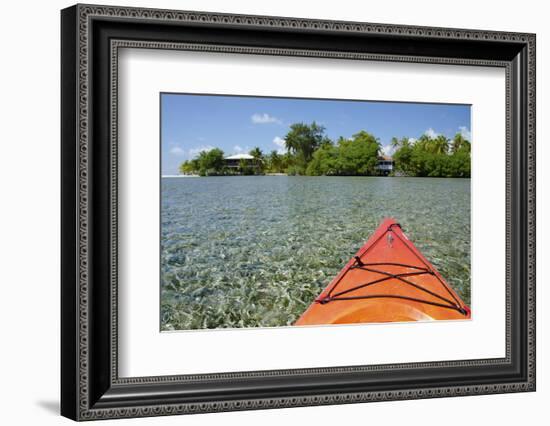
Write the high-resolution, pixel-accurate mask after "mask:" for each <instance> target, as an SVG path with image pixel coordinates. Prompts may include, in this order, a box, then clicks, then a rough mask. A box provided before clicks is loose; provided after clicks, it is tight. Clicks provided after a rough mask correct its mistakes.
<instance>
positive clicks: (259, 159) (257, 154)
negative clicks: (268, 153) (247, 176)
mask: <svg viewBox="0 0 550 426" xmlns="http://www.w3.org/2000/svg"><path fill="white" fill-rule="evenodd" d="M249 154H250V155H252V157H254V165H255V167H256V170H258V172H261V171H262V169H263V162H264V160H263V158H264V153H263V152H262V150H261V149H260V148H259V147H255V148H254V149H252V150H251V151H250V152H249Z"/></svg>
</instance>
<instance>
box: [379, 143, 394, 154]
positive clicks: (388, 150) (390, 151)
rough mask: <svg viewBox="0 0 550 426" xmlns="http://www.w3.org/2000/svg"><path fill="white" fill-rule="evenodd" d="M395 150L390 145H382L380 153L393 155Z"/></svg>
mask: <svg viewBox="0 0 550 426" xmlns="http://www.w3.org/2000/svg"><path fill="white" fill-rule="evenodd" d="M394 152H395V148H394V147H393V146H391V145H383V146H382V154H383V155H389V156H391V155H393V153H394Z"/></svg>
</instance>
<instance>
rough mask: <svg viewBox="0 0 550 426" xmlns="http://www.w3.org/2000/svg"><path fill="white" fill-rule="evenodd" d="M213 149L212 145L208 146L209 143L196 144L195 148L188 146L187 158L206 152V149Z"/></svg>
mask: <svg viewBox="0 0 550 426" xmlns="http://www.w3.org/2000/svg"><path fill="white" fill-rule="evenodd" d="M213 149H214V147H213V146H210V145H204V146H198V147H196V148H190V149H189V158H195V157H196V156H197V155H199V154H200V153H201V152H208V151H211V150H213Z"/></svg>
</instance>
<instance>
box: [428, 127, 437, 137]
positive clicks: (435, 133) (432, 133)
mask: <svg viewBox="0 0 550 426" xmlns="http://www.w3.org/2000/svg"><path fill="white" fill-rule="evenodd" d="M424 134H425V135H426V136H428V137H429V138H430V139H435V138H437V137H438V136H439V133H437V132H436V131H435V130H434V129H432V128H431V127H430V128H429V129H428V130H426V131H425V132H424Z"/></svg>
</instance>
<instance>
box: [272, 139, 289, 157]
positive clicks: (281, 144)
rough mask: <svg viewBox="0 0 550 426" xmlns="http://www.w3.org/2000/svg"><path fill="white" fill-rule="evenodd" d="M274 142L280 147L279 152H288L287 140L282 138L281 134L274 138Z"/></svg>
mask: <svg viewBox="0 0 550 426" xmlns="http://www.w3.org/2000/svg"><path fill="white" fill-rule="evenodd" d="M273 143H274V144H275V145H277V146H278V147H279V149H278V150H277V153H278V154H286V153H287V149H286V141H285V140H284V139H283V138H281V137H279V136H275V137H274V138H273Z"/></svg>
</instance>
